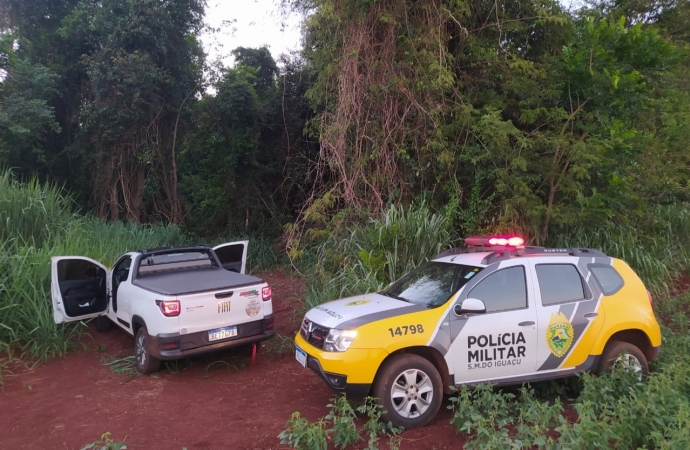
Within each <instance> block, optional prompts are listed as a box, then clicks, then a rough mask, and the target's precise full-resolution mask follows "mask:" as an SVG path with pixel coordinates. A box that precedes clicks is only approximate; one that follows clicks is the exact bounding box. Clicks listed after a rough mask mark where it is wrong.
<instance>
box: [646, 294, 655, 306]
mask: <svg viewBox="0 0 690 450" xmlns="http://www.w3.org/2000/svg"><path fill="white" fill-rule="evenodd" d="M647 298H649V304H650V305H652V309H654V299H653V298H652V293H651V292H649V291H647Z"/></svg>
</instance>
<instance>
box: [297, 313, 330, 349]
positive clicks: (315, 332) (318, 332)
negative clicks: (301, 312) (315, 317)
mask: <svg viewBox="0 0 690 450" xmlns="http://www.w3.org/2000/svg"><path fill="white" fill-rule="evenodd" d="M330 331H331V330H330V328H326V327H322V326H321V325H319V324H316V323H314V322H312V321H311V320H309V319H307V318H306V317H305V318H304V321H303V322H302V326H301V327H300V329H299V332H300V334H301V335H302V337H303V338H304V340H305V341H307V342H309V343H310V344H311V345H313V346H314V347H316V348H323V344H324V343H325V342H326V336H328V333H329V332H330Z"/></svg>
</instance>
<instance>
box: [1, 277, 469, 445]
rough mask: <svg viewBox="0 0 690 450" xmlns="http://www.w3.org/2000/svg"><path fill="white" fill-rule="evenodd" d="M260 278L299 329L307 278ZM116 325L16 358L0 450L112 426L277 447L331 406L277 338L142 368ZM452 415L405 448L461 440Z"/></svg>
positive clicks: (74, 441) (284, 317) (87, 435)
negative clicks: (38, 360) (72, 344)
mask: <svg viewBox="0 0 690 450" xmlns="http://www.w3.org/2000/svg"><path fill="white" fill-rule="evenodd" d="M263 276H264V278H265V279H266V280H267V281H268V282H269V283H270V284H271V286H272V287H273V293H274V311H275V314H276V327H277V329H276V331H277V333H278V334H280V335H282V336H285V337H286V338H285V339H287V338H288V337H290V336H294V333H295V330H297V324H298V322H299V320H300V317H297V316H296V315H295V314H294V313H293V312H294V311H295V310H296V309H299V307H300V298H301V290H302V283H301V282H300V280H298V279H294V278H290V277H288V276H286V275H285V274H283V273H281V272H276V273H271V274H264V275H263ZM115 328H116V327H113V330H111V331H109V332H107V333H103V334H101V333H97V332H96V331H95V329H93V328H89V332H88V335H85V336H84V337H83V339H82V343H83V344H84V346H85V348H84V349H82V350H78V351H76V352H74V353H71V354H69V355H66V356H65V357H62V358H59V359H56V360H51V361H48V362H47V363H45V364H41V365H39V366H38V367H36V368H35V369H33V370H27V369H26V368H24V367H20V366H14V376H13V377H7V378H6V380H5V388H4V390H3V391H0V449H70V450H71V449H81V448H82V447H83V446H84V445H86V444H89V443H91V442H93V441H95V440H97V439H98V438H99V437H100V435H101V434H102V433H104V432H106V431H109V432H110V433H111V434H112V437H113V439H114V440H115V441H118V442H119V441H122V440H123V439H124V442H125V443H126V444H127V446H128V449H130V450H132V449H134V450H137V449H147V450H156V449H161V450H168V449H170V450H175V449H177V450H179V449H182V448H183V447H186V448H187V449H189V450H202V449H279V448H286V447H285V446H281V445H280V441H279V439H278V438H277V436H278V433H280V431H282V430H283V429H284V428H285V423H286V421H287V420H288V419H289V418H290V415H291V414H292V413H293V412H294V411H300V413H302V415H303V416H305V417H307V418H308V419H309V420H316V419H318V418H319V417H322V416H324V415H325V414H327V412H328V408H327V407H326V405H327V404H328V403H329V398H330V397H331V396H332V395H333V392H332V391H331V390H330V389H328V388H327V387H326V385H325V384H324V383H323V382H322V381H321V380H320V379H319V378H318V377H317V376H316V375H315V374H313V373H312V372H311V371H309V370H306V369H304V368H302V367H301V366H300V365H299V364H298V363H297V362H296V361H295V360H294V355H293V354H292V349H291V347H289V346H288V345H287V342H283V340H282V339H281V337H280V336H278V337H276V338H275V339H273V340H272V341H270V342H269V343H268V345H267V346H266V347H264V348H262V351H261V352H260V354H259V355H258V357H257V359H256V361H255V363H254V364H252V363H251V359H250V358H247V357H244V356H241V355H239V354H237V353H236V352H225V353H219V354H214V355H210V356H206V357H200V358H193V359H190V360H185V361H182V362H178V363H173V364H169V365H168V366H167V369H166V368H165V367H164V368H162V369H161V371H160V372H159V373H157V374H155V375H153V376H136V375H135V374H134V373H133V372H132V371H131V369H129V366H128V365H127V358H128V357H131V355H132V354H133V349H132V348H133V339H132V338H131V337H130V336H129V335H127V334H126V333H125V332H124V331H122V330H119V329H115ZM116 366H119V367H120V368H121V370H122V371H123V372H122V373H114V370H113V367H116ZM446 405H447V403H445V404H444V406H443V408H445V406H446ZM450 417H451V415H450V412H449V411H447V410H442V411H441V413H440V414H439V415H438V417H437V418H436V419H435V420H434V421H433V422H432V424H431V425H429V426H427V427H425V428H423V429H420V430H409V431H405V432H404V433H403V435H402V437H403V441H402V446H401V448H402V449H432V448H434V449H449V448H460V447H461V445H462V440H461V438H460V437H459V436H457V435H455V433H454V432H453V429H452V427H451V426H450V424H449V423H448V422H449V419H450ZM361 447H362V445H360V446H358V447H355V448H361Z"/></svg>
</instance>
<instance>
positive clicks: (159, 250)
mask: <svg viewBox="0 0 690 450" xmlns="http://www.w3.org/2000/svg"><path fill="white" fill-rule="evenodd" d="M208 248H209V246H208V245H205V244H199V245H195V246H191V247H174V246H170V247H156V248H148V249H142V250H137V252H138V253H141V254H142V255H144V256H148V255H165V254H168V253H177V252H191V251H194V250H197V251H198V250H207V249H208Z"/></svg>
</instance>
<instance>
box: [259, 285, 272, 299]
mask: <svg viewBox="0 0 690 450" xmlns="http://www.w3.org/2000/svg"><path fill="white" fill-rule="evenodd" d="M261 298H262V299H263V301H268V300H270V299H271V286H266V287H264V288H263V289H261Z"/></svg>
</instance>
